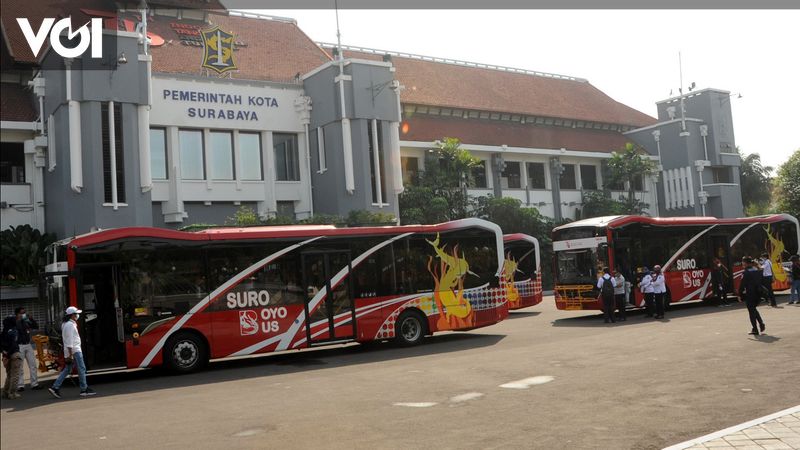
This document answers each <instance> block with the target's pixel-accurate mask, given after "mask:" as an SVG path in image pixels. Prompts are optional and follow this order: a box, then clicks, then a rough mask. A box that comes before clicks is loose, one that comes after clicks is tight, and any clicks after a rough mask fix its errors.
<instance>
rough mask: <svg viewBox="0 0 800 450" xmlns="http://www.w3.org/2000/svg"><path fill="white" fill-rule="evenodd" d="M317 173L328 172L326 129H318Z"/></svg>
mask: <svg viewBox="0 0 800 450" xmlns="http://www.w3.org/2000/svg"><path fill="white" fill-rule="evenodd" d="M317 165H318V167H319V169H318V170H317V173H325V171H326V170H328V156H327V155H326V154H325V129H324V128H322V127H317Z"/></svg>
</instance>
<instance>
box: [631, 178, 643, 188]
mask: <svg viewBox="0 0 800 450" xmlns="http://www.w3.org/2000/svg"><path fill="white" fill-rule="evenodd" d="M633 190H634V191H644V177H643V176H641V175H636V176H635V177H633Z"/></svg>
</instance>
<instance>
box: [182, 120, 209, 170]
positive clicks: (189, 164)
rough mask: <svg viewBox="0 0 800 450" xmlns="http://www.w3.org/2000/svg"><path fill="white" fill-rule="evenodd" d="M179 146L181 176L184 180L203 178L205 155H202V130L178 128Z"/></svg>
mask: <svg viewBox="0 0 800 450" xmlns="http://www.w3.org/2000/svg"><path fill="white" fill-rule="evenodd" d="M178 139H179V140H180V146H181V178H183V179H184V180H204V179H205V178H206V170H205V157H204V155H203V132H202V131H200V130H179V132H178Z"/></svg>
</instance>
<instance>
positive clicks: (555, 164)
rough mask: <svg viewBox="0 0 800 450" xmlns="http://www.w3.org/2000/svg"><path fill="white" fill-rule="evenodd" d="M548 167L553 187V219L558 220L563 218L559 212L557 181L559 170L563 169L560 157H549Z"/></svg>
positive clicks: (559, 201) (558, 185) (559, 191)
mask: <svg viewBox="0 0 800 450" xmlns="http://www.w3.org/2000/svg"><path fill="white" fill-rule="evenodd" d="M549 167H550V180H551V187H552V188H553V189H552V193H553V219H555V221H556V222H559V221H561V220H562V219H563V218H564V216H563V215H562V213H561V186H560V183H559V180H560V179H561V172H563V171H564V166H562V165H561V159H560V158H559V157H558V156H553V157H550V164H549Z"/></svg>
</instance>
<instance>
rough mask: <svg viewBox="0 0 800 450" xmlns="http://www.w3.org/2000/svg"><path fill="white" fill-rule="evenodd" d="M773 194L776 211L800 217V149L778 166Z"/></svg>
mask: <svg viewBox="0 0 800 450" xmlns="http://www.w3.org/2000/svg"><path fill="white" fill-rule="evenodd" d="M775 194H776V195H775V197H776V199H775V200H776V201H775V203H776V206H777V209H778V212H781V213H787V214H791V215H793V216H795V217H800V149H797V150H795V151H794V153H792V156H790V157H789V159H788V160H787V161H786V162H785V163H783V164H781V166H780V167H778V176H777V178H776V180H775Z"/></svg>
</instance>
